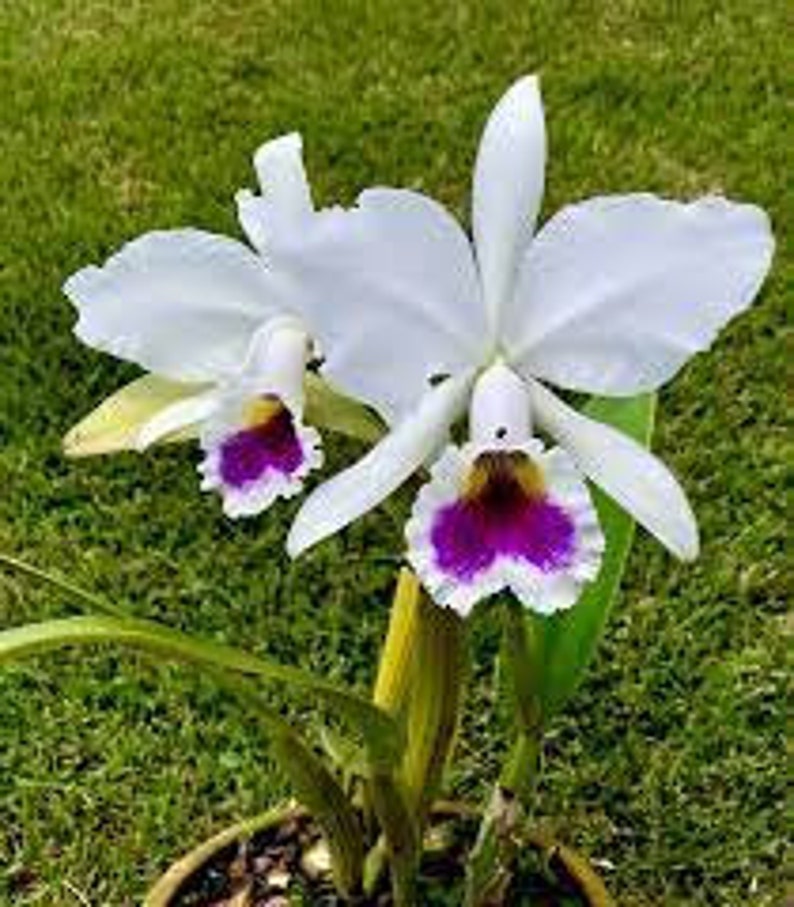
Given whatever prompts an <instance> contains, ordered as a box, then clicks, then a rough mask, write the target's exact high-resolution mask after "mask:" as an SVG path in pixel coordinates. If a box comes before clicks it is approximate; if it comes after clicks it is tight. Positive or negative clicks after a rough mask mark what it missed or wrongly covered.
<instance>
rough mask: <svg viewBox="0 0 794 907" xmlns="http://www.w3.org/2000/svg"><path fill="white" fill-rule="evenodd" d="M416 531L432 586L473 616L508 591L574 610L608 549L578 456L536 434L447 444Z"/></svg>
mask: <svg viewBox="0 0 794 907" xmlns="http://www.w3.org/2000/svg"><path fill="white" fill-rule="evenodd" d="M406 536H407V540H408V560H409V561H410V563H411V565H412V567H413V568H414V570H416V572H417V574H418V576H419V577H420V579H421V580H422V582H423V584H424V585H425V587H426V588H427V590H428V591H429V592H430V594H431V595H432V596H433V598H434V599H435V600H436V602H437V603H438V604H439V605H442V606H443V607H449V608H453V609H455V610H456V611H458V612H459V613H460V614H462V615H464V616H465V615H467V614H469V613H470V611H471V609H472V608H473V607H474V606H475V605H476V604H477V602H480V601H483V600H484V599H486V598H489V597H490V596H492V595H496V594H497V593H499V592H501V591H503V590H510V591H511V592H512V593H513V594H514V595H515V596H516V597H517V598H518V599H519V601H521V602H522V603H523V604H524V605H525V606H526V607H527V608H530V609H532V610H533V611H537V612H538V613H541V614H551V613H553V612H554V611H559V610H560V609H564V608H570V607H571V606H572V605H573V604H574V603H575V602H576V601H577V599H578V597H579V594H580V592H581V589H582V586H583V585H584V584H585V583H587V582H589V581H591V580H592V579H594V578H595V576H596V574H597V573H598V570H599V567H600V564H601V556H602V553H603V550H604V537H603V534H602V532H601V528H600V526H599V523H598V515H597V514H596V512H595V509H594V507H593V504H592V501H591V499H590V494H589V492H588V490H587V486H586V484H585V483H584V481H583V479H582V477H581V476H580V475H579V473H578V471H577V469H576V467H575V465H574V463H573V461H572V460H571V458H570V457H569V456H568V455H567V454H566V453H565V452H564V451H563V450H561V449H559V448H554V449H552V450H549V451H546V450H544V447H543V445H542V444H541V443H540V442H539V441H537V440H535V439H530V440H529V441H527V442H525V443H523V444H514V443H505V444H502V445H501V446H496V447H495V446H494V445H492V444H489V445H488V446H487V447H486V446H484V445H482V444H479V443H477V442H471V443H469V444H466V445H465V446H464V447H462V448H458V447H455V446H450V447H447V449H446V450H445V452H444V453H443V454H442V455H441V457H440V458H439V460H438V461H437V462H436V463H435V465H434V466H433V468H432V470H431V477H430V481H429V482H428V483H427V484H426V485H425V486H424V487H423V488H422V490H421V491H420V493H419V496H418V498H417V499H416V503H415V504H414V509H413V512H412V514H411V519H410V520H409V522H408V526H407V527H406Z"/></svg>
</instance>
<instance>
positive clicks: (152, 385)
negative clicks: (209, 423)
mask: <svg viewBox="0 0 794 907" xmlns="http://www.w3.org/2000/svg"><path fill="white" fill-rule="evenodd" d="M203 390H206V385H204V384H186V383H184V382H181V381H172V380H170V379H169V378H161V377H159V376H158V375H143V376H142V377H141V378H137V379H136V380H135V381H132V382H131V383H130V384H127V385H126V386H125V387H122V388H121V389H120V390H117V391H116V392H115V393H114V394H111V395H110V396H109V397H107V398H106V399H105V400H103V401H102V403H100V404H99V406H98V407H97V408H96V409H95V410H93V411H92V412H90V413H89V414H88V415H87V416H86V417H85V418H84V419H82V420H81V421H80V422H78V423H77V425H75V426H74V427H73V428H72V429H70V431H69V432H68V433H67V434H66V437H65V438H64V439H63V449H64V453H65V454H66V456H67V457H91V456H96V455H98V454H110V453H118V452H119V451H122V450H135V449H136V442H137V438H138V434H139V432H140V430H141V428H142V427H143V426H144V425H145V424H146V423H147V422H148V421H149V420H150V419H151V418H153V417H154V416H156V415H157V413H159V412H160V411H161V410H163V409H165V408H166V407H167V406H170V405H171V404H172V403H178V402H179V401H180V400H186V399H187V398H188V397H192V396H194V395H195V394H197V393H201V392H202V391H203ZM194 434H195V433H194V432H191V431H190V430H189V429H185V430H183V431H180V432H176V433H174V434H172V435H170V436H169V437H167V438H166V439H164V441H165V442H173V441H183V440H187V439H189V438H191V437H193V436H194Z"/></svg>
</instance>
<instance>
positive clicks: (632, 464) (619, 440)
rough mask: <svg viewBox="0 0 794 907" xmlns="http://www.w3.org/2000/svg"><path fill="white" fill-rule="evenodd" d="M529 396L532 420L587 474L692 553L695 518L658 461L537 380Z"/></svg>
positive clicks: (676, 550)
mask: <svg viewBox="0 0 794 907" xmlns="http://www.w3.org/2000/svg"><path fill="white" fill-rule="evenodd" d="M529 394H530V401H531V405H532V411H533V414H534V416H535V418H536V419H537V422H538V423H539V424H540V425H541V426H542V428H544V429H545V430H546V431H547V432H548V433H549V434H550V435H551V436H552V437H553V438H554V439H555V440H556V441H557V442H558V443H559V444H560V445H561V446H562V447H564V448H565V449H566V450H567V451H568V452H569V453H570V455H571V456H572V457H573V459H574V462H575V463H576V465H577V466H578V467H579V469H581V471H582V472H583V473H584V474H585V475H586V476H588V477H589V478H590V479H592V480H593V482H595V483H596V485H599V486H600V487H601V488H602V489H603V490H604V491H605V492H606V493H607V494H608V495H609V496H610V497H611V498H613V499H614V500H615V501H616V502H617V504H619V505H620V506H621V507H622V508H623V509H624V510H626V511H627V512H628V513H629V514H631V516H633V517H634V519H636V520H637V522H638V523H640V524H641V525H642V526H643V527H644V528H645V529H647V530H648V532H650V533H651V535H653V536H655V537H656V538H657V539H658V540H659V541H660V542H661V543H662V544H663V545H664V546H665V547H666V548H668V549H669V550H670V551H671V552H672V553H673V554H675V555H676V556H677V557H679V558H681V559H682V560H687V561H688V560H694V559H695V558H696V557H697V555H698V552H699V547H700V543H699V539H698V527H697V520H696V519H695V515H694V513H693V512H692V507H691V506H690V504H689V501H688V500H687V497H686V494H685V493H684V491H683V489H682V488H681V486H680V484H679V483H678V480H677V479H676V478H675V476H674V475H673V474H672V472H670V470H669V469H668V468H667V467H666V466H665V465H664V463H662V461H661V460H659V459H658V458H657V457H655V456H654V455H653V454H652V453H650V451H648V450H646V449H645V448H644V447H642V446H641V445H640V444H638V443H637V442H636V441H634V440H633V439H631V438H629V437H628V436H627V435H624V434H623V433H622V432H619V431H617V430H616V429H614V428H612V427H610V426H608V425H603V424H602V423H600V422H596V421H595V420H593V419H588V418H587V417H586V416H583V415H582V414H581V413H578V412H576V410H574V409H572V408H571V407H570V406H568V405H567V404H565V403H563V401H562V400H560V399H559V397H557V396H556V395H554V394H553V393H551V391H549V390H547V389H546V388H545V387H543V385H542V384H540V383H538V382H537V381H532V382H530V384H529Z"/></svg>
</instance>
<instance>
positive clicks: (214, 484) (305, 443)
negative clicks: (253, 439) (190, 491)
mask: <svg viewBox="0 0 794 907" xmlns="http://www.w3.org/2000/svg"><path fill="white" fill-rule="evenodd" d="M234 427H235V426H233V425H231V424H230V422H229V421H227V420H226V419H225V418H224V414H219V418H218V419H217V420H212V419H210V420H209V421H208V422H207V423H206V427H205V429H204V430H203V431H202V432H201V438H200V440H201V446H202V449H203V450H204V459H203V460H202V461H201V463H199V466H198V471H199V474H200V475H201V477H202V480H201V490H202V491H217V492H218V493H219V494H220V496H221V499H222V501H223V512H224V513H225V514H226V516H228V517H230V518H231V519H237V518H239V517H252V516H257V515H258V514H260V513H262V512H263V511H265V510H267V508H268V507H270V506H271V505H272V504H274V503H275V502H276V501H277V500H278V499H279V498H284V499H287V498H292V497H295V495H297V494H300V492H301V491H303V486H304V482H305V479H306V477H307V476H308V475H309V473H311V472H312V471H313V470H315V469H319V468H320V467H321V466H322V465H323V460H324V457H323V450H322V439H321V437H320V433H319V432H318V431H317V430H316V429H314V428H312V427H311V426H307V425H304V424H303V423H302V422H300V421H299V420H298V418H297V417H296V416H295V415H294V414H293V427H294V430H295V434H296V436H297V438H298V442H299V444H300V447H301V451H302V453H303V462H302V463H301V465H300V466H299V467H298V469H296V470H295V472H293V473H291V474H290V475H284V474H283V473H278V472H273V471H269V472H266V473H265V474H264V475H263V476H262V477H261V479H259V480H257V481H256V482H251V483H250V484H248V485H246V486H245V487H244V488H231V487H229V486H228V485H226V484H225V483H224V481H223V478H222V476H221V474H220V449H221V444H222V442H223V440H224V439H225V438H226V437H228V435H229V432H230V430H232V431H233V430H234Z"/></svg>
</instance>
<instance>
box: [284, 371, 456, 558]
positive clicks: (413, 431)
mask: <svg viewBox="0 0 794 907" xmlns="http://www.w3.org/2000/svg"><path fill="white" fill-rule="evenodd" d="M471 381H472V375H471V373H466V374H464V375H459V376H457V377H455V378H449V379H447V380H446V381H443V382H442V383H441V384H439V385H437V386H436V387H433V388H431V389H430V390H428V391H427V392H426V393H425V395H424V397H423V398H422V399H421V400H420V402H419V405H418V406H417V407H416V410H415V412H413V413H411V414H410V415H409V416H407V417H406V418H405V419H404V420H403V421H402V422H401V423H400V424H399V425H398V426H397V427H396V428H395V429H394V430H393V431H392V432H391V434H388V435H387V436H386V437H385V438H384V439H383V440H382V441H380V442H379V443H378V444H377V445H375V447H373V448H372V449H371V450H370V451H369V453H368V454H367V455H366V456H365V457H363V458H362V459H361V460H359V461H358V463H356V464H354V465H353V466H351V467H350V468H349V469H346V470H345V471H344V472H341V473H339V474H338V475H336V476H334V477H333V478H332V479H330V480H329V481H328V482H325V483H324V484H323V485H320V486H319V488H317V489H315V491H314V492H312V494H310V495H309V497H308V498H307V499H306V501H305V503H304V504H303V507H301V509H300V511H299V512H298V515H297V517H296V518H295V522H294V523H293V524H292V529H291V530H290V533H289V537H288V539H287V551H288V552H289V553H290V555H291V556H292V557H297V556H298V555H299V554H301V552H303V551H305V550H306V549H307V548H310V547H311V546H312V545H314V544H316V543H317V542H319V541H321V540H322V539H324V538H327V537H328V536H330V535H333V534H334V533H335V532H338V531H339V530H340V529H343V528H344V527H345V526H347V525H348V524H350V523H352V522H353V521H354V520H356V519H358V517H360V516H363V515H364V514H365V513H367V512H368V511H369V510H372V509H373V508H375V507H377V506H378V504H380V503H381V502H382V501H383V500H385V499H386V498H387V497H388V496H389V495H390V494H391V493H392V492H393V491H395V490H396V489H397V488H399V487H400V485H402V484H403V482H405V481H406V480H407V479H408V478H410V476H411V475H412V474H413V473H414V472H415V471H416V470H417V469H419V467H420V466H421V465H422V464H423V463H424V462H425V461H426V460H427V459H428V458H429V457H430V456H431V455H432V454H434V453H435V452H436V451H437V450H438V449H439V447H440V446H441V445H442V444H443V442H444V440H445V438H446V435H447V432H448V430H449V427H450V425H451V424H452V422H453V421H454V420H455V418H456V416H458V415H459V414H460V413H461V411H462V409H463V407H464V405H465V402H466V397H467V395H468V393H469V390H470V387H471Z"/></svg>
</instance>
